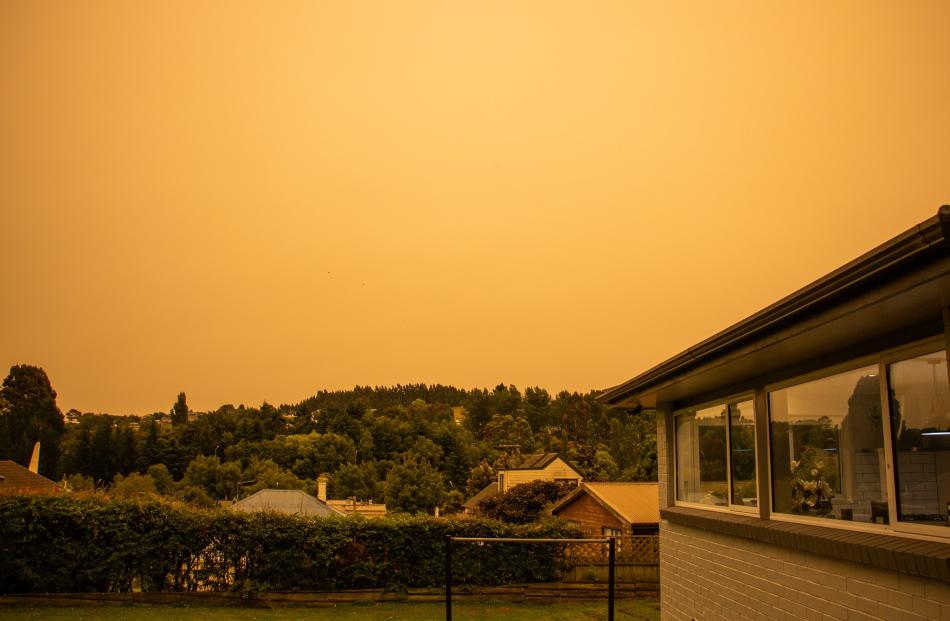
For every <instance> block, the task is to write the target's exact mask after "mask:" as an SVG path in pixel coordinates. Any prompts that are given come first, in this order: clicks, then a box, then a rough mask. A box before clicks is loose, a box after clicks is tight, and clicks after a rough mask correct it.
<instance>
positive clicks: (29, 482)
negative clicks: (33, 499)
mask: <svg viewBox="0 0 950 621" xmlns="http://www.w3.org/2000/svg"><path fill="white" fill-rule="evenodd" d="M61 491H62V488H61V487H60V486H59V485H57V484H56V483H55V482H54V481H50V480H49V479H47V478H46V477H44V476H42V475H40V474H37V473H35V472H33V471H32V470H29V469H28V468H24V467H23V466H21V465H20V464H18V463H16V462H15V461H10V460H8V459H3V460H0V496H13V495H18V494H57V493H59V492H61Z"/></svg>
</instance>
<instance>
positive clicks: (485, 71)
mask: <svg viewBox="0 0 950 621" xmlns="http://www.w3.org/2000/svg"><path fill="white" fill-rule="evenodd" d="M948 27H950V2H946V1H943V0H935V1H931V2H926V1H920V0H915V1H914V2H899V1H897V0H894V1H893V2H870V1H866V0H862V1H855V2H846V1H836V2H825V1H812V2H784V3H779V2H728V1H721V0H720V1H717V2H699V1H697V2H669V1H666V0H663V1H657V2H634V1H631V0H623V1H618V2H606V1H605V2H579V1H578V2H552V1H544V2H517V1H512V0H505V1H502V2H486V1H483V0H479V1H478V2H464V3H463V2H445V1H440V2H338V1H337V2H329V1H328V2H317V1H310V2H291V1H273V2H272V1H263V0H261V1H260V2H240V1H235V0H227V1H222V2H202V1H198V0H185V1H178V2H176V1H172V0H167V1H163V2H146V1H144V0H143V1H130V0H119V1H116V2H106V1H100V0H88V1H84V2H74V1H71V0H70V1H58V2H57V1H46V2H38V1H36V0H6V1H4V2H0V235H2V241H0V261H2V266H3V267H2V270H0V292H2V294H0V295H2V298H0V325H2V328H0V371H2V373H3V374H5V372H6V369H7V368H8V367H9V366H10V365H12V364H19V363H28V364H35V365H40V366H42V367H43V368H44V369H46V371H47V373H48V374H49V376H50V379H51V380H52V383H53V386H54V388H55V389H56V390H57V391H58V392H59V405H60V407H61V408H63V409H64V410H65V409H68V408H73V407H75V408H78V409H80V410H83V411H105V412H111V413H115V414H121V413H148V412H152V411H156V410H168V409H169V408H170V407H171V405H172V403H173V402H174V399H175V395H176V394H177V393H178V392H179V391H185V392H186V393H187V394H188V400H189V403H190V404H191V406H192V407H193V408H198V409H210V408H215V407H217V406H218V405H220V404H222V403H234V404H238V403H246V404H248V405H258V404H260V403H261V402H262V401H264V400H267V401H269V402H271V403H282V402H295V401H298V400H300V399H303V398H305V397H307V396H309V395H311V394H313V393H314V392H315V391H316V390H318V389H321V388H329V389H334V388H348V387H352V386H353V385H355V384H363V385H366V384H393V383H409V382H426V383H436V382H438V383H444V384H454V385H457V386H462V387H473V386H494V385H496V384H498V383H499V382H505V383H514V384H516V385H518V386H519V387H522V388H523V387H525V386H530V385H539V386H543V387H545V388H548V389H550V390H560V389H572V390H589V389H593V388H603V387H607V386H610V385H613V384H616V383H618V382H621V381H623V380H625V379H628V378H629V377H632V376H633V375H636V374H638V373H639V372H641V371H643V370H645V369H646V368H647V367H649V366H652V365H654V364H656V363H658V362H661V361H662V360H664V359H666V358H667V357H669V356H671V355H673V354H675V353H677V352H679V351H681V350H683V349H684V348H686V347H688V346H690V345H692V344H694V343H695V342H697V341H699V340H701V339H703V338H705V337H707V336H710V335H711V334H713V333H714V332H717V331H719V330H721V329H723V328H725V327H727V326H728V325H730V324H732V323H734V322H736V321H738V320H740V319H742V318H744V317H746V316H747V315H749V314H751V313H753V312H755V311H757V310H759V309H760V308H762V307H764V306H766V305H768V304H770V303H772V302H773V301H775V300H777V299H778V298H780V297H782V296H784V295H787V294H789V293H791V292H792V291H794V290H795V289H797V288H799V287H801V286H803V285H805V284H807V283H809V282H811V281H812V280H814V279H816V278H818V277H820V276H822V275H824V274H825V273H827V272H829V271H830V270H832V269H834V268H836V267H838V266H840V265H841V264H843V263H845V262H847V261H849V260H851V259H853V258H854V257H856V256H858V255H860V254H862V253H864V252H865V251H867V250H870V249H871V248H873V247H874V246H876V245H878V244H879V243H882V242H884V241H886V240H887V239H890V238H891V237H893V236H894V235H896V234H898V233H900V232H902V231H904V230H906V229H907V228H909V227H910V226H912V225H915V224H917V223H918V222H920V221H922V220H924V219H926V218H928V217H930V216H932V215H934V214H935V213H936V211H937V208H938V207H939V206H940V205H941V204H942V203H947V202H950V37H948V36H947V31H948Z"/></svg>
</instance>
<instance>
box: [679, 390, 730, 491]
mask: <svg viewBox="0 0 950 621" xmlns="http://www.w3.org/2000/svg"><path fill="white" fill-rule="evenodd" d="M726 490H727V487H726V406H725V405H719V406H716V407H712V408H706V409H703V410H696V411H693V412H686V413H684V414H680V415H678V416H677V417H676V498H677V500H685V501H688V502H700V503H704V504H709V505H726V504H728V501H727V500H726Z"/></svg>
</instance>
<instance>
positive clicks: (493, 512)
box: [479, 481, 572, 524]
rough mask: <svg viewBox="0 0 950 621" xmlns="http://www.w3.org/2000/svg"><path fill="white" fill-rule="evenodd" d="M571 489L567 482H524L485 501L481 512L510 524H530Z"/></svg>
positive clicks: (480, 508)
mask: <svg viewBox="0 0 950 621" xmlns="http://www.w3.org/2000/svg"><path fill="white" fill-rule="evenodd" d="M571 489H572V488H571V487H569V486H568V485H567V484H565V483H557V482H554V481H531V482H530V483H522V484H521V485H515V486H514V487H512V488H511V489H509V490H508V491H507V492H505V493H504V494H499V495H498V496H495V497H494V498H489V499H488V500H486V501H485V502H483V503H482V504H481V506H480V507H479V512H480V513H481V514H482V515H484V516H486V517H489V518H492V519H496V520H501V521H502V522H508V523H510V524H528V523H529V522H534V521H536V520H538V519H539V518H540V517H541V516H542V515H544V512H545V509H546V508H547V507H548V506H550V505H551V504H552V503H554V502H555V501H557V500H558V499H560V498H561V497H563V496H564V495H566V494H567V493H568V492H570V491H571Z"/></svg>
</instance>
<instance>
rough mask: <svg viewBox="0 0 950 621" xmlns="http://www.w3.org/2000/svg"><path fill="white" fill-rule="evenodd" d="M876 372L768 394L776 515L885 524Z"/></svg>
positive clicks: (846, 375) (859, 371)
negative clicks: (786, 514) (783, 514)
mask: <svg viewBox="0 0 950 621" xmlns="http://www.w3.org/2000/svg"><path fill="white" fill-rule="evenodd" d="M877 371H878V368H877V366H869V367H864V368H863V369H857V370H854V371H849V372H847V373H840V374H838V375H833V376H831V377H826V378H823V379H820V380H815V381H813V382H807V383H804V384H799V385H798V386H792V387H790V388H784V389H782V390H776V391H774V392H772V393H770V394H769V416H770V421H771V439H772V490H773V492H772V493H773V502H774V505H775V506H774V510H775V511H776V512H777V513H793V514H799V515H811V516H816V517H823V518H835V519H842V520H854V521H860V522H879V523H886V522H887V519H888V517H887V516H888V513H887V484H886V480H885V476H886V468H885V465H884V431H883V427H882V420H881V393H880V378H878V376H877Z"/></svg>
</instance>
